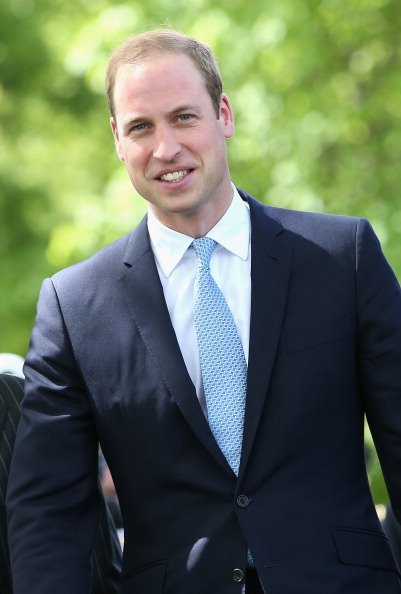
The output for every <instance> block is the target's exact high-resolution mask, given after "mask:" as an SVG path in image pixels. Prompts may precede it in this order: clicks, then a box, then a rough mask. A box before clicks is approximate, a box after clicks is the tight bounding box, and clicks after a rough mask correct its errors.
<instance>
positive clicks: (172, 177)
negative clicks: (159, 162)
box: [159, 169, 191, 183]
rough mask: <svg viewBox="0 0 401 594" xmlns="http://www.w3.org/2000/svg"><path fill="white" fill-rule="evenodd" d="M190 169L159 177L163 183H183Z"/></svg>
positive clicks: (171, 172) (170, 172)
mask: <svg viewBox="0 0 401 594" xmlns="http://www.w3.org/2000/svg"><path fill="white" fill-rule="evenodd" d="M190 171H191V170H190V169H180V170H178V171H169V172H168V173H163V175H161V176H160V177H159V179H161V180H162V181H165V182H170V183H171V182H178V181H181V180H182V179H183V178H184V177H185V176H186V175H188V173H190Z"/></svg>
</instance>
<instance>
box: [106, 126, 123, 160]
mask: <svg viewBox="0 0 401 594" xmlns="http://www.w3.org/2000/svg"><path fill="white" fill-rule="evenodd" d="M110 127H111V131H112V132H113V137H114V145H115V147H116V153H117V155H118V158H119V159H120V161H124V160H125V159H124V154H123V150H122V147H121V142H120V137H119V134H118V128H117V122H116V121H115V119H114V118H113V117H111V118H110Z"/></svg>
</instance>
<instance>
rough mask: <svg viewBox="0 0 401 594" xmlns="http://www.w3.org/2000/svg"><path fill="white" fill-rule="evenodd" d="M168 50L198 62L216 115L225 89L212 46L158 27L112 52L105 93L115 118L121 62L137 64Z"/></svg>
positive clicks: (133, 37) (124, 43)
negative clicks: (115, 102) (117, 79)
mask: <svg viewBox="0 0 401 594" xmlns="http://www.w3.org/2000/svg"><path fill="white" fill-rule="evenodd" d="M165 53H183V54H186V55H187V56H188V57H189V58H191V60H192V61H193V62H194V63H195V65H196V66H197V68H198V69H199V71H200V73H201V74H202V77H203V79H204V81H205V85H206V90H207V92H208V93H209V95H210V98H211V100H212V103H213V107H214V109H215V111H216V115H217V118H219V114H220V98H221V94H222V92H223V85H222V81H221V76H220V71H219V67H218V65H217V61H216V59H215V57H214V56H213V53H212V51H211V49H210V48H209V47H208V46H207V45H205V44H204V43H201V42H200V41H198V40H197V39H194V38H193V37H189V36H188V35H184V34H183V33H180V32H179V31H174V30H171V29H155V30H153V31H147V32H146V33H142V34H140V35H131V36H130V37H128V38H127V39H126V40H125V41H124V42H123V44H122V45H121V46H120V47H118V48H117V49H116V50H115V51H114V52H113V53H112V54H111V57H110V60H109V63H108V66H107V70H106V92H107V102H108V105H109V109H110V113H111V115H112V116H113V117H114V115H115V106H114V85H115V82H116V76H117V71H118V68H119V66H121V64H137V63H139V62H141V61H143V60H146V58H149V57H150V56H155V55H161V54H165Z"/></svg>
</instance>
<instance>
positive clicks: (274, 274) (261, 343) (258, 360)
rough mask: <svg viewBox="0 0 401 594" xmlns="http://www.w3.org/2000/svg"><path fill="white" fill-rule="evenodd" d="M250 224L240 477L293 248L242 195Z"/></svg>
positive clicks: (279, 320) (256, 417) (280, 230)
mask: <svg viewBox="0 0 401 594" xmlns="http://www.w3.org/2000/svg"><path fill="white" fill-rule="evenodd" d="M243 197H245V198H246V199H247V201H248V202H249V204H250V209H251V223H252V269H251V279H252V297H251V325H250V347H249V362H248V389H247V403H246V411H245V421H244V439H243V447H242V458H241V467H240V475H241V474H242V472H243V469H244V467H245V465H246V463H247V460H248V457H249V453H250V451H251V447H252V444H253V441H254V438H255V434H256V431H257V427H258V424H259V420H260V416H261V413H262V408H263V405H264V402H265V399H266V394H267V390H268V386H269V383H270V378H271V374H272V369H273V365H274V359H275V355H276V351H277V347H278V343H279V339H280V335H281V327H282V323H283V317H284V312H285V307H286V300H287V291H288V283H289V277H290V268H291V255H292V246H291V244H290V243H289V241H288V239H287V235H286V233H285V232H284V229H283V227H282V225H281V223H279V222H278V221H277V220H275V219H273V218H271V217H270V216H269V214H268V212H269V211H268V210H267V208H266V207H264V206H262V205H260V204H259V203H257V202H256V201H255V200H253V199H252V198H251V197H249V196H247V195H244V194H243Z"/></svg>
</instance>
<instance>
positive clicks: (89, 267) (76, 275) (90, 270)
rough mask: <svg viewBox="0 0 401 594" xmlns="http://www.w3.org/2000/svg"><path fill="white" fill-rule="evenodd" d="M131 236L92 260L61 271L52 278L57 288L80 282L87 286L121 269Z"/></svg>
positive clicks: (107, 247)
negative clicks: (65, 284)
mask: <svg viewBox="0 0 401 594" xmlns="http://www.w3.org/2000/svg"><path fill="white" fill-rule="evenodd" d="M128 240H129V235H126V236H125V237H121V238H120V239H118V240H116V241H115V242H113V243H111V244H109V245H108V246H106V247H104V248H102V249H101V250H99V251H98V252H96V253H95V254H93V255H92V256H91V257H90V258H87V259H86V260H83V261H82V262H78V263H77V264H73V265H72V266H69V267H68V268H64V269H63V270H60V271H59V272H57V273H56V274H54V275H53V276H52V279H51V280H52V281H53V283H54V285H55V286H62V285H63V284H64V283H68V284H69V283H71V282H79V283H84V284H87V283H88V282H93V281H94V280H95V279H100V278H105V277H108V276H110V275H112V274H113V273H116V272H117V270H118V269H120V268H121V266H122V263H123V258H124V253H125V250H126V246H127V243H128Z"/></svg>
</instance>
